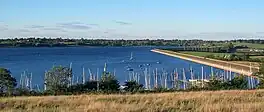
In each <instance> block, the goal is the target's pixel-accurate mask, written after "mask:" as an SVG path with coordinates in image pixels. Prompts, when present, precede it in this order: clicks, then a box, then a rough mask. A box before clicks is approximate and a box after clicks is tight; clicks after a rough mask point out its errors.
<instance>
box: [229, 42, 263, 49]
mask: <svg viewBox="0 0 264 112" xmlns="http://www.w3.org/2000/svg"><path fill="white" fill-rule="evenodd" d="M233 44H234V45H235V46H241V45H245V46H248V47H249V48H259V49H264V44H252V43H233Z"/></svg>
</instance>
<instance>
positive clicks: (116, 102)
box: [0, 90, 264, 112]
mask: <svg viewBox="0 0 264 112" xmlns="http://www.w3.org/2000/svg"><path fill="white" fill-rule="evenodd" d="M263 107H264V90H256V91H216V92H175V93H157V94H135V95H79V96H43V97H13V98H1V99H0V110H1V111H8V112H17V111H31V112H32V111H33V112H44V111H52V112H54V111H59V112H69V111H71V112H83V111H88V112H142V111H149V112H167V111H172V112H179V111H191V112H231V111H232V112H263V111H264V108H263Z"/></svg>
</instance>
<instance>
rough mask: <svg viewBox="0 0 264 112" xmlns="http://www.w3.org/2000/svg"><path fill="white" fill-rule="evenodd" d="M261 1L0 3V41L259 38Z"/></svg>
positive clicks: (263, 17) (262, 34)
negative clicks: (19, 38) (19, 39)
mask: <svg viewBox="0 0 264 112" xmlns="http://www.w3.org/2000/svg"><path fill="white" fill-rule="evenodd" d="M263 6H264V1H263V0H0V38H14V37H43V36H46V37H54V38H55V37H65V38H80V37H84V38H94V39H97V38H104V39H120V38H122V39H140V38H144V39H146V38H148V39H157V38H163V39H176V38H177V39H210V40H225V39H238V38H243V39H249V38H260V39H264V7H263Z"/></svg>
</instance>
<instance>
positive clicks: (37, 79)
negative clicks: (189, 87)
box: [0, 47, 219, 85]
mask: <svg viewBox="0 0 264 112" xmlns="http://www.w3.org/2000/svg"><path fill="white" fill-rule="evenodd" d="M151 49H153V47H58V48H1V49H0V67H4V68H8V69H9V70H10V71H11V72H12V75H13V76H14V77H15V78H16V79H17V81H18V82H19V79H20V75H21V73H23V72H24V71H28V72H30V73H31V72H32V73H33V81H32V82H33V84H39V85H42V84H43V77H44V72H45V70H49V69H50V68H51V67H52V66H53V65H64V66H69V65H70V63H71V62H72V68H73V74H74V76H75V78H76V77H79V79H80V82H81V77H80V76H81V74H82V68H83V67H84V68H85V71H86V73H88V69H91V72H92V73H93V74H96V71H97V68H99V71H100V72H102V71H103V67H104V63H107V70H108V71H109V72H114V71H116V72H115V73H116V77H117V79H118V80H119V81H120V83H121V84H122V83H123V82H124V81H125V80H128V74H129V71H128V70H127V67H130V68H133V69H134V72H135V73H139V74H143V71H144V65H150V66H149V68H150V71H151V73H152V70H154V69H155V68H158V70H159V72H161V70H162V69H164V70H166V71H167V72H172V71H173V70H174V69H175V68H178V71H179V73H180V74H182V68H185V71H186V77H187V78H189V77H190V71H189V68H190V66H192V68H193V69H194V72H195V76H196V77H197V78H198V77H199V76H200V75H201V65H200V64H197V63H193V62H189V61H185V60H181V59H178V58H174V57H169V56H165V55H162V54H157V53H153V52H151V51H150V50H151ZM131 53H132V54H133V60H130V57H131ZM214 71H219V70H218V69H214ZM210 72H211V69H210V67H208V66H204V74H206V75H209V74H210ZM86 76H87V78H86V79H88V77H89V76H88V74H87V75H86ZM179 77H180V78H181V75H180V76H179ZM75 80H76V79H75ZM140 82H141V83H142V84H144V76H143V75H141V79H140Z"/></svg>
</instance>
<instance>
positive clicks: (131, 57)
mask: <svg viewBox="0 0 264 112" xmlns="http://www.w3.org/2000/svg"><path fill="white" fill-rule="evenodd" d="M130 60H133V52H131V55H130Z"/></svg>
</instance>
